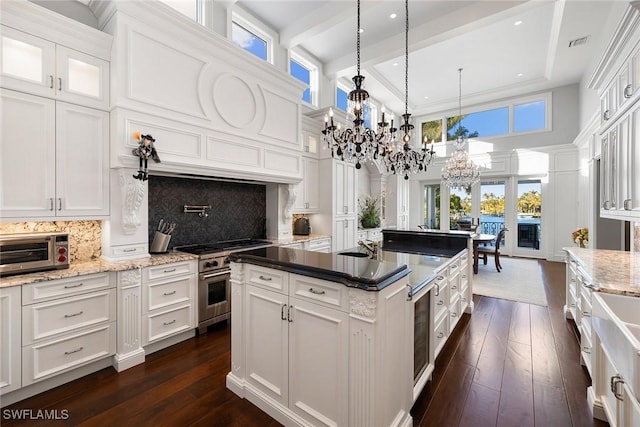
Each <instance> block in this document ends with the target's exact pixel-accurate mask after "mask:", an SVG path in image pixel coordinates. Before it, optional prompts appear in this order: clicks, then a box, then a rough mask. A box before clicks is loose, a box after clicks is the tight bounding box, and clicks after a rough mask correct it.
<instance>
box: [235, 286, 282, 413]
mask: <svg viewBox="0 0 640 427" xmlns="http://www.w3.org/2000/svg"><path fill="white" fill-rule="evenodd" d="M287 308H288V305H287V296H286V295H283V294H280V293H277V292H273V291H268V290H266V289H262V288H258V287H256V286H252V285H247V286H246V293H245V310H244V313H245V326H244V327H245V328H246V329H245V331H246V332H245V346H246V347H245V355H246V361H245V363H246V376H245V378H246V380H247V381H248V382H249V383H250V384H251V385H253V386H254V387H256V388H257V389H258V390H260V391H261V392H262V393H264V394H266V395H267V396H269V398H271V399H274V400H275V401H277V402H278V403H280V404H282V405H284V406H288V404H289V402H288V396H289V389H288V387H289V382H288V381H289V379H288V370H289V352H288V348H289V339H288V329H289V322H288V321H287V320H286V319H287Z"/></svg>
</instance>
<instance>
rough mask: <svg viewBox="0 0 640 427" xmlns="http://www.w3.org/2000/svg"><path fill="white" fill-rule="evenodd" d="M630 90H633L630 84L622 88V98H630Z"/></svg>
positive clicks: (631, 92)
mask: <svg viewBox="0 0 640 427" xmlns="http://www.w3.org/2000/svg"><path fill="white" fill-rule="evenodd" d="M631 89H633V86H632V85H630V84H629V85H626V86H625V87H624V97H625V99H629V98H631V95H632V94H633V91H632V90H631Z"/></svg>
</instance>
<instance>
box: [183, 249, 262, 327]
mask: <svg viewBox="0 0 640 427" xmlns="http://www.w3.org/2000/svg"><path fill="white" fill-rule="evenodd" d="M272 245H273V243H271V242H269V241H268V240H258V239H241V240H226V241H221V242H214V243H207V244H202V245H186V246H176V247H174V248H173V249H174V250H176V251H181V252H188V253H191V254H194V255H198V257H199V258H200V259H199V261H198V333H199V334H202V333H205V332H207V326H209V325H213V324H214V323H218V322H222V321H223V320H227V319H229V318H230V317H231V283H230V282H229V280H230V276H231V274H230V271H231V269H230V268H229V254H231V253H233V252H240V251H247V250H251V249H257V248H265V247H268V246H272Z"/></svg>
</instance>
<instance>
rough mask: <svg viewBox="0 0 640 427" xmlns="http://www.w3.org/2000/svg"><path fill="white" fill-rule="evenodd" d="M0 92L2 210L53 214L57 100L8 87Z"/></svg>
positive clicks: (15, 214)
mask: <svg viewBox="0 0 640 427" xmlns="http://www.w3.org/2000/svg"><path fill="white" fill-rule="evenodd" d="M0 94H1V96H2V109H1V110H2V113H1V114H2V123H3V124H2V130H1V132H2V140H1V141H0V154H1V155H0V159H1V160H0V162H1V166H2V167H1V171H0V173H1V174H2V175H1V176H2V182H1V183H0V185H1V186H2V191H0V211H1V214H2V216H3V217H6V218H20V217H24V218H28V217H43V216H54V215H55V213H54V210H53V209H54V199H55V183H56V181H55V159H56V156H55V154H56V153H55V125H56V124H55V101H53V100H51V99H46V98H42V97H40V96H33V95H27V94H24V93H20V92H14V91H11V90H5V89H2V90H1V92H0Z"/></svg>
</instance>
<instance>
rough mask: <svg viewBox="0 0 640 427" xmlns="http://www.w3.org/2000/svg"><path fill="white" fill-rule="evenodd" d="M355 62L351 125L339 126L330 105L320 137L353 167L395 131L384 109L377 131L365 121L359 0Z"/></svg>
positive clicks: (374, 155) (375, 155)
mask: <svg viewBox="0 0 640 427" xmlns="http://www.w3.org/2000/svg"><path fill="white" fill-rule="evenodd" d="M356 34H357V35H356V37H357V38H356V40H357V42H356V52H357V54H356V63H357V74H356V75H355V76H353V78H352V80H353V84H354V89H353V90H352V91H351V92H349V95H348V98H347V99H348V101H349V105H348V106H347V121H348V122H351V123H353V125H351V126H348V127H346V128H345V129H342V128H341V127H340V124H338V125H336V124H335V123H334V120H333V109H330V110H329V114H328V115H325V117H324V129H323V130H322V140H323V141H324V142H325V143H326V144H327V147H328V148H329V149H330V150H331V156H332V157H334V158H338V159H340V160H345V161H348V162H350V163H355V165H356V169H360V168H361V167H362V162H364V161H366V160H374V159H377V158H378V155H379V154H383V153H384V152H383V150H382V147H385V146H386V145H387V144H388V143H389V142H390V141H391V140H392V139H393V138H394V135H395V131H396V129H394V128H393V120H392V121H391V125H389V123H387V122H385V119H384V113H383V114H382V121H380V122H379V123H378V129H377V132H375V131H373V130H371V129H369V128H367V127H366V126H365V125H364V109H368V107H369V92H367V91H366V90H365V89H364V88H363V84H364V76H362V75H360V0H358V21H357V28H356Z"/></svg>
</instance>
